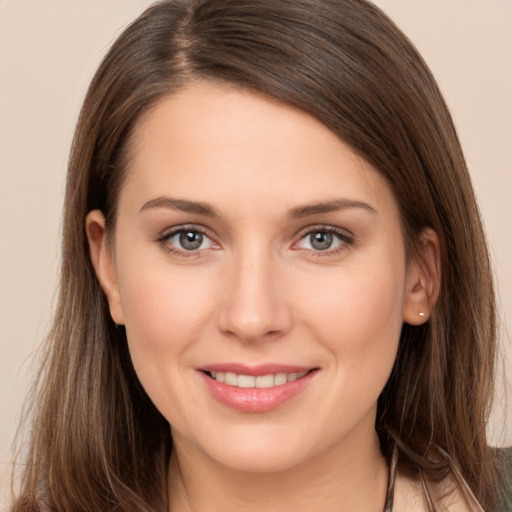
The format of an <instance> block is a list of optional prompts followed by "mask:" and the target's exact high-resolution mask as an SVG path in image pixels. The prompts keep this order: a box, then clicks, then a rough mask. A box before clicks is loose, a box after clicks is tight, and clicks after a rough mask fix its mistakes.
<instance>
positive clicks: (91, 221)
mask: <svg viewBox="0 0 512 512" xmlns="http://www.w3.org/2000/svg"><path fill="white" fill-rule="evenodd" d="M85 230H86V232H87V239H88V240H89V252H90V256H91V262H92V265H93V267H94V270H95V272H96V277H97V278H98V281H99V283H100V286H101V289H102V290H103V293H105V295H106V297H107V300H108V305H109V309H110V316H111V317H112V320H114V322H115V323H116V324H118V325H121V324H123V323H124V315H123V308H122V305H121V297H120V294H119V287H118V285H117V275H116V269H115V262H114V257H113V252H112V248H111V247H110V244H109V243H108V239H107V232H106V229H105V217H104V216H103V213H101V211H100V210H93V211H91V212H89V213H88V215H87V217H86V218H85Z"/></svg>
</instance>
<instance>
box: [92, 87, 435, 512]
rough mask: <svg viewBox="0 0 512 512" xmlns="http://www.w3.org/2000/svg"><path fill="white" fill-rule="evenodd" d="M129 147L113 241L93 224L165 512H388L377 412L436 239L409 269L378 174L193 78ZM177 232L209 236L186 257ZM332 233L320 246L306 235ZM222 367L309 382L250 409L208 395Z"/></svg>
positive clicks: (428, 281)
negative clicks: (154, 426) (149, 417)
mask: <svg viewBox="0 0 512 512" xmlns="http://www.w3.org/2000/svg"><path fill="white" fill-rule="evenodd" d="M132 142H133V153H132V159H131V161H130V164H129V168H128V170H127V177H126V181H125V183H124V184H123V187H122V190H121V192H120V197H119V206H118V215H117V223H116V226H115V231H114V233H113V237H112V239H111V242H110V243H109V239H108V237H107V233H106V232H105V228H104V219H103V216H102V214H101V212H99V211H93V212H91V213H90V214H89V215H88V217H87V225H86V227H87V233H88V236H89V242H90V247H91V258H92V261H93V264H94V267H95V269H96V272H97V275H98V278H99V280H100V283H101V285H102V288H103V290H104V292H105V294H106V296H107V298H108V302H109V306H110V311H111V315H112V318H113V319H114V321H115V322H116V323H118V324H124V325H125V326H126V333H127V337H128V343H129V349H130V354H131V357H132V360H133V363H134V367H135V370H136V372H137V374H138V376H139V379H140V381H141V383H142V384H143V386H144V388H145V389H146V391H147V393H148V395H149V396H150V398H151V399H152V401H153V402H154V404H155V405H156V407H157V408H158V409H159V410H160V411H161V413H162V414H163V415H164V416H165V418H166V419H167V420H168V421H169V423H170V425H171V429H172V435H173V440H174V444H175V450H174V451H173V456H172V459H171V462H170V469H169V475H170V485H169V488H170V503H171V509H172V510H173V511H184V510H195V511H217V510H219V511H220V510H222V511H223V512H225V511H230V510H250V511H252V510H254V511H256V510H259V511H261V510H266V511H273V510H276V511H277V510H280V511H283V510H290V511H291V510H293V511H294V512H295V511H301V510H312V509H313V507H316V508H318V509H319V510H326V511H330V510H333V511H334V510H351V511H359V510H361V511H363V510H364V511H370V512H371V511H373V510H375V511H379V512H380V511H382V510H383V507H384V500H385V495H386V486H387V480H388V470H387V465H386V462H385V460H384V459H383V457H382V455H381V453H380V450H379V444H378V439H377V435H376V432H375V428H374V425H375V419H376V404H377V399H378V396H379V394H380V393H381V391H382V389H383V387H384V385H385V383H386V381H387V379H388V377H389V374H390V372H391V369H392V366H393V362H394V360H395V357H396V352H397V347H398V341H399V335H400V330H401V326H402V323H403V322H404V321H405V322H408V323H411V324H420V323H422V322H424V321H426V320H427V319H428V316H429V313H430V309H431V304H433V302H434V301H435V295H436V290H437V284H436V283H437V267H438V264H437V254H438V246H437V239H436V237H435V234H434V233H432V232H430V231H428V230H426V231H425V232H423V233H422V234H421V236H420V237H419V239H418V246H419V254H420V255H421V258H420V259H418V260H411V259H408V258H407V256H406V253H405V248H404V239H403V233H402V223H401V218H400V213H399V210H398V207H397V204H396V201H395V199H394V197H393V194H392V192H391V190H390V188H389V186H388V185H387V183H386V181H385V179H384V178H383V177H381V176H380V175H379V174H378V173H377V172H376V171H375V170H374V169H373V168H371V166H370V165H369V164H368V163H367V162H365V161H364V160H363V159H361V158H360V157H358V156H356V155H355V154H354V153H353V152H352V151H351V150H350V148H349V147H348V146H347V145H345V144H344V143H343V142H341V141H340V140H339V139H338V138H337V137H336V136H335V135H334V134H333V133H332V132H330V131H329V130H328V129H327V128H326V127H325V126H324V125H322V124H321V123H320V122H318V121H317V120H315V119H313V118H312V117H310V116H309V115H307V114H305V113H303V112H301V111H297V110H295V109H293V108H291V107H288V106H286V105H283V104H281V103H278V102H276V101H274V100H272V99H268V98H265V97H262V96H258V95H256V94H254V93H250V92H247V91H242V90H240V89H236V88H232V87H228V86H225V85H218V84H214V83H211V82H210V83H193V84H191V85H189V86H187V87H186V88H184V89H182V90H181V91H180V92H178V93H176V94H174V95H172V96H170V97H168V98H166V99H164V100H162V101H161V102H160V103H159V104H157V105H156V107H154V108H153V109H152V110H151V111H149V112H147V113H146V114H145V115H144V116H143V118H142V119H141V120H140V121H139V122H138V124H137V126H136V129H135V132H134V135H133V141H132ZM162 198H172V199H173V200H176V199H177V200H180V201H188V202H194V204H195V203H201V204H204V203H207V204H208V207H209V208H210V209H211V210H213V211H214V213H215V215H210V214H207V212H206V211H200V210H199V209H198V208H197V207H195V211H183V209H182V208H183V204H184V203H176V202H175V201H174V202H169V201H168V199H166V200H162ZM340 200H342V201H344V203H341V206H342V207H340V203H338V204H337V207H336V208H334V209H333V208H330V209H329V208H323V210H326V211H319V210H320V209H319V208H316V209H311V208H309V209H305V208H304V207H305V206H311V205H318V204H322V205H325V204H326V203H328V204H329V205H330V206H331V207H332V205H333V202H335V201H340ZM187 204H188V203H187ZM187 209H188V210H190V208H187ZM210 213H211V212H210ZM183 226H186V228H187V230H188V231H191V230H192V231H193V230H199V231H201V232H203V233H204V238H203V243H202V245H201V246H200V248H199V249H198V250H192V251H187V250H185V249H184V248H183V246H182V245H180V237H179V233H178V234H176V229H179V228H180V227H183ZM330 230H335V231H336V233H334V234H332V244H331V246H330V247H329V248H328V249H327V250H318V249H317V246H316V245H315V246H314V245H313V243H312V238H311V234H312V233H320V235H321V236H324V237H325V233H326V232H329V231H330ZM313 241H314V240H313ZM420 313H423V316H420ZM224 362H242V363H245V364H249V365H254V364H259V363H268V362H272V363H281V364H294V365H300V366H305V367H307V368H315V369H316V371H315V373H314V376H313V378H311V380H310V383H309V384H308V385H307V387H306V388H305V389H304V390H302V391H301V392H300V393H299V394H298V395H296V396H294V397H293V398H292V399H290V400H289V401H287V402H285V403H284V404H282V405H280V406H279V407H277V408H276V409H273V410H271V411H268V412H259V413H251V412H245V411H239V410H235V409H232V408H230V407H228V406H226V405H224V404H221V403H219V402H218V401H217V400H215V399H214V398H213V397H212V395H211V393H210V392H209V391H208V389H207V387H206V386H205V384H204V374H202V373H201V372H200V371H198V369H199V368H201V367H202V366H204V365H207V364H212V363H224Z"/></svg>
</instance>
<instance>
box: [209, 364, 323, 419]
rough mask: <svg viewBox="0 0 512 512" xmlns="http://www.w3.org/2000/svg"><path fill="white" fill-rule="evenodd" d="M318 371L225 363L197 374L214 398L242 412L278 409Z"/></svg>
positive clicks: (307, 384)
mask: <svg viewBox="0 0 512 512" xmlns="http://www.w3.org/2000/svg"><path fill="white" fill-rule="evenodd" d="M318 373H319V368H310V369H305V368H304V367H302V368H301V367H293V366H286V365H274V364H271V365H260V366H257V367H248V366H245V365H239V364H227V365H213V366H211V367H209V368H203V369H202V370H201V371H200V372H199V375H201V377H202V380H203V382H204V384H205V385H206V389H207V390H208V391H209V393H210V395H211V396H212V397H213V398H214V399H215V400H216V401H217V402H220V403H221V404H222V405H224V406H228V407H229V408H231V409H236V410H239V411H243V412H251V413H255V412H257V413H262V412H269V411H271V410H273V409H277V408H279V407H280V406H282V405H284V404H285V403H287V402H289V401H291V400H292V399H293V398H294V397H295V396H297V395H299V394H301V393H302V392H303V391H305V390H306V389H308V388H309V386H310V385H312V382H313V381H314V380H316V376H317V375H318Z"/></svg>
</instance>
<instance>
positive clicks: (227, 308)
mask: <svg viewBox="0 0 512 512" xmlns="http://www.w3.org/2000/svg"><path fill="white" fill-rule="evenodd" d="M56 319H57V320H56V322H55V324H54V327H53V330H52V332H51V334H50V337H49V340H50V343H49V350H48V353H47V356H46V359H45V361H44V370H43V374H42V377H41V381H40V394H39V396H38V398H37V403H38V410H37V412H36V416H35V428H34V430H33V437H32V443H31V445H30V448H29V455H28V461H27V462H28V464H27V469H26V472H25V475H24V480H23V483H22V489H21V492H20V495H19V496H20V497H19V499H18V501H17V503H15V504H14V505H13V507H12V510H13V511H18V510H44V509H45V507H47V509H49V510H66V511H71V510H95V511H98V510H144V511H147V510H172V511H173V512H174V511H188V510H192V511H194V510H197V511H202V510H218V509H220V508H221V507H222V509H223V510H226V509H228V510H229V509H233V510H241V509H245V510H277V509H279V510H292V508H293V510H311V509H312V508H313V507H318V508H321V509H323V510H367V511H373V510H375V511H381V510H386V511H389V510H394V511H395V512H396V511H400V510H444V509H448V510H482V509H483V510H493V508H494V507H497V506H500V504H499V501H500V499H501V498H500V494H501V489H502V486H503V483H502V466H503V461H502V457H501V456H500V454H499V453H497V452H496V450H494V449H492V448H490V447H488V445H487V442H486V438H485V425H486V419H487V413H488V409H489V403H490V397H491V395H492V391H493V368H494V358H495V338H496V336H495V316H494V296H493V288H492V279H491V274H490V268H489V261H488V255H487V250H486V246H485V242H484V234H483V230H482V225H481V221H480V218H479V215H478V210H477V207H476V203H475V199H474V195H473V191H472V188H471V184H470V180H469V177H468V174H467V170H466V166H465V163H464V158H463V155H462V152H461V149H460V145H459V142H458V140H457V136H456V133H455V129H454V127H453V124H452V122H451V118H450V115H449V113H448V111H447V109H446V106H445V104H444V101H443V99H442V97H441V95H440V93H439V90H438V88H437V86H436V84H435V81H434V79H433V78H432V76H431V74H430V72H429V71H428V69H427V67H426V65H425V64H424V62H423V61H422V59H421V57H420V56H419V55H418V54H417V52H416V51H415V49H414V48H413V47H412V45H411V44H410V43H409V42H408V41H407V39H406V38H405V37H404V36H403V35H402V34H401V33H400V32H399V31H398V29H397V28H396V27H395V26H394V25H393V24H392V23H391V22H390V21H389V20H388V19H387V18H386V17H385V16H384V15H383V14H382V13H381V12H380V11H379V10H378V9H376V8H375V7H374V6H372V5H371V4H369V3H367V2H366V1H363V0H346V1H341V0H340V1H337V2H330V1H329V2H328V1H325V2H324V1H321V2H319V1H316V0H315V1H313V0H299V1H283V2H266V1H263V0H262V1H254V0H252V1H243V0H222V1H220V0H209V1H207V0H202V1H169V2H160V3H158V4H155V5H154V6H153V7H152V8H150V9H148V11H146V13H144V14H143V15H142V16H141V17H140V18H139V19H138V20H136V21H135V22H134V23H133V24H132V25H131V26H130V27H129V28H128V29H127V30H126V31H125V32H124V33H123V34H122V35H121V36H120V38H119V39H118V40H117V41H116V43H115V44H114V46H113V47H112V49H111V50H110V52H109V54H108V55H107V57H106V58H105V60H104V61H103V63H102V65H101V66H100V69H99V70H98V72H97V74H96V76H95V78H94V80H93V82H92V84H91V87H90V89H89V92H88V94H87V97H86V99H85V102H84V106H83V109H82V113H81V116H80V120H79V123H78V126H77V131H76V134H75V139H74V144H73V149H72V154H71V159H70V165H69V174H68V183H67V193H66V201H65V217H64V228H63V266H62V275H61V290H60V300H59V305H58V311H57V315H56ZM502 507H503V505H502Z"/></svg>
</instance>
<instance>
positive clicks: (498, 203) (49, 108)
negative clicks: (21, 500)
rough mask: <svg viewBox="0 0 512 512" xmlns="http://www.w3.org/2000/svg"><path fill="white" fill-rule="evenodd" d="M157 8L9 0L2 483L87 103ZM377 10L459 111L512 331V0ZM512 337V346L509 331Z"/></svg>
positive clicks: (41, 324) (104, 0)
mask: <svg viewBox="0 0 512 512" xmlns="http://www.w3.org/2000/svg"><path fill="white" fill-rule="evenodd" d="M149 3H150V2H149V1H147V0H88V1H87V2H85V1H82V2H78V1H76V0H47V1H46V2H41V1H39V0H0V226H1V236H0V336H1V338H0V340H1V342H0V410H1V414H0V487H2V483H3V484H4V485H5V483H6V481H7V471H8V465H9V461H10V454H9V450H10V445H11V442H12V439H13V436H14V433H15V429H16V424H17V421H18V417H19V414H20V410H21V406H22V402H23V398H24V395H25V393H26V390H27V387H28V384H29V382H30V380H31V378H32V375H33V373H34V368H35V367H36V366H37V365H36V364H35V363H34V361H33V357H32V356H33V353H34V350H35V349H36V347H37V346H38V344H39V343H40V341H41V339H42V337H43V335H44V333H45V331H46V330H47V328H48V325H49V319H50V316H51V305H52V301H53V300H54V287H55V283H56V274H57V270H58V240H59V215H60V210H61V204H62V197H63V190H64V176H65V168H66V160H67V153H68V149H69V145H70V141H71V135H72V131H73V127H74V123H75V120H76V117H77V114H78V111H79V107H80V102H81V99H82V97H83V95H84V93H85V89H86V87H87V83H88V81H89V80H90V78H91V77H92V74H93V72H94V70H95V68H96V66H97V65H98V63H99V61H100V59H101V57H102V55H103V54H104V53H105V51H106V50H107V48H108V46H109V44H110V43H111V42H112V41H113V39H114V37H115V36H116V35H117V34H119V32H120V29H121V28H122V27H123V26H125V25H126V23H127V22H128V21H129V20H131V19H133V18H134V17H135V16H136V15H137V14H138V13H139V12H141V11H142V10H143V8H144V7H146V6H147V5H149ZM375 3H377V4H378V5H379V6H380V7H381V8H383V9H384V11H386V12H387V13H388V14H389V15H390V16H391V17H392V18H393V19H394V20H395V21H396V22H397V24H398V25H399V26H400V27H401V28H402V29H403V30H404V31H405V32H406V33H407V34H408V35H409V37H410V38H411V39H412V41H413V42H414V43H415V44H416V45H417V47H418V48H419V50H420V51H421V52H422V54H423V55H424V57H425V59H426V60H427V62H428V63H429V64H430V66H431V68H432V70H433V71H434V74H435V75H436V76H437V78H438V80H439V83H440V85H441V88H442V90H443V91H444V93H445V95H446V98H447V100H448V103H449V105H450V107H451V109H452V112H453V115H454V118H455V122H456V124H457V126H458V129H459V132H460V136H461V139H462V143H463V146H464V148H465V150H466V155H467V158H468V162H469V165H470V169H471V172H472V175H473V178H474V183H475V187H476V190H477V195H478V198H479V201H480V204H481V208H482V212H483V216H484V221H485V224H486V226H487V230H488V236H489V241H490V245H491V249H492V254H493V258H494V263H495V268H496V280H497V282H498V285H499V291H500V295H501V312H502V317H503V320H504V321H505V320H506V321H508V324H509V326H512V228H511V222H512V198H511V194H512V30H510V27H512V0H413V1H407V0H375ZM501 339H502V344H503V347H504V348H506V347H508V345H510V340H511V338H510V334H507V332H506V329H505V327H503V332H502V336H501ZM507 350H508V349H507ZM508 367H509V368H510V364H508ZM507 371H508V374H509V376H510V374H511V373H512V372H511V371H510V370H507ZM503 387H510V386H509V385H508V384H507V386H504V385H503V383H502V386H500V390H499V392H498V394H497V408H496V409H497V410H496V412H495V416H494V418H495V419H494V422H493V425H491V427H490V438H491V440H492V442H495V443H498V444H511V443H512V428H509V429H508V433H507V431H506V430H505V428H504V427H505V422H504V419H503V418H504V416H503V413H504V411H505V410H506V408H507V407H506V403H505V401H504V395H503V392H502V388H503ZM0 508H2V507H1V499H0Z"/></svg>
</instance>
